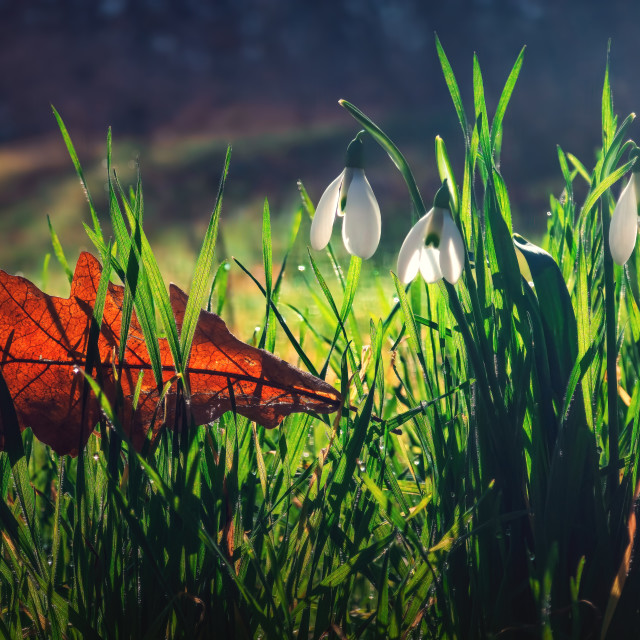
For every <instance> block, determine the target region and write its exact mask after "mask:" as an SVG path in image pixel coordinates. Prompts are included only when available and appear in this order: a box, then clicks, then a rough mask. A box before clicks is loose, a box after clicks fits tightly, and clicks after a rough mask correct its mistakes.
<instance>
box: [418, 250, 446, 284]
mask: <svg viewBox="0 0 640 640" xmlns="http://www.w3.org/2000/svg"><path fill="white" fill-rule="evenodd" d="M440 255H441V254H440V251H439V250H438V249H434V248H433V247H423V248H422V252H421V253H420V273H421V274H422V277H423V278H424V281H425V282H427V283H429V284H431V283H433V282H438V280H440V278H442V271H441V270H440Z"/></svg>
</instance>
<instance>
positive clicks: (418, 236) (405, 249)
mask: <svg viewBox="0 0 640 640" xmlns="http://www.w3.org/2000/svg"><path fill="white" fill-rule="evenodd" d="M432 211H433V209H432V210H431V211H429V213H427V214H426V215H424V216H422V218H420V220H418V222H416V224H415V225H414V226H413V227H412V228H411V230H410V231H409V233H408V234H407V237H406V238H405V239H404V242H403V243H402V246H401V247H400V252H399V253H398V268H397V274H398V278H399V279H400V282H402V284H409V282H411V281H412V280H413V279H414V278H415V277H416V276H417V275H418V271H419V269H420V258H421V256H422V249H423V248H424V239H425V235H426V233H427V228H428V226H429V224H430V219H431V216H432V215H433V214H432Z"/></svg>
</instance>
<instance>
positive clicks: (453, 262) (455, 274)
mask: <svg viewBox="0 0 640 640" xmlns="http://www.w3.org/2000/svg"><path fill="white" fill-rule="evenodd" d="M463 267H464V242H463V241H462V236H461V235H460V231H459V230H458V227H456V223H455V222H454V221H453V218H452V217H451V214H450V213H449V212H448V211H445V213H444V218H443V221H442V237H441V238H440V270H441V271H442V275H443V276H444V278H445V280H447V282H450V283H451V284H455V283H456V282H458V278H460V276H461V275H462V269H463Z"/></svg>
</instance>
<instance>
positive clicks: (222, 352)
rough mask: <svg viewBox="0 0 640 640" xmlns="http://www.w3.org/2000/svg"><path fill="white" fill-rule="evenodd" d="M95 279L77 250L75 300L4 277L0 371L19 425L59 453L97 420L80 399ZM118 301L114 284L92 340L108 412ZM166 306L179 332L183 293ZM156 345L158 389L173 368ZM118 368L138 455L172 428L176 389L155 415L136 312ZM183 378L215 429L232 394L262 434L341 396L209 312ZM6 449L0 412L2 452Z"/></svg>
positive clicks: (96, 273) (196, 409)
mask: <svg viewBox="0 0 640 640" xmlns="http://www.w3.org/2000/svg"><path fill="white" fill-rule="evenodd" d="M101 273H102V267H101V266H100V263H99V262H98V260H97V259H96V258H94V257H93V256H92V255H91V254H89V253H82V254H81V255H80V258H79V259H78V263H77V265H76V270H75V274H74V276H73V282H72V283H71V294H70V296H69V298H66V299H65V298H57V297H53V296H49V295H47V294H45V293H43V292H42V291H40V290H39V289H38V288H37V287H36V286H35V285H34V284H33V283H31V282H30V281H29V280H27V279H25V278H21V277H18V276H11V275H9V274H7V273H5V272H4V271H1V270H0V372H1V373H2V375H3V376H4V379H5V381H6V384H7V386H8V388H9V392H10V394H11V397H12V399H13V403H14V406H15V409H16V414H17V417H18V422H19V425H20V428H21V429H24V428H25V427H31V429H32V430H33V433H34V435H35V436H36V437H37V438H38V439H39V440H41V441H42V442H44V443H46V444H48V445H50V446H51V447H52V448H53V449H54V450H55V451H56V452H57V453H59V454H66V453H68V454H71V455H72V456H75V455H77V454H78V451H79V449H80V448H83V447H84V446H85V444H86V442H87V440H88V438H89V435H90V434H91V432H92V431H93V429H94V427H95V425H96V423H97V422H98V419H99V412H100V407H99V405H98V401H97V399H96V398H95V396H93V394H91V395H90V396H89V400H88V402H87V404H86V406H85V408H84V416H83V408H82V404H83V402H82V396H83V385H84V384H85V379H84V375H83V368H84V366H85V364H86V351H87V342H88V338H89V329H90V326H91V318H92V313H93V307H94V304H95V300H96V292H97V289H98V283H99V281H100V275H101ZM123 297H124V288H123V287H121V286H117V285H114V284H112V283H110V284H109V287H108V293H107V297H106V301H105V306H104V313H103V320H102V326H101V331H100V336H99V339H98V351H99V359H100V365H99V367H98V369H99V370H98V371H96V367H94V372H93V373H94V375H95V376H97V377H98V378H99V379H100V380H101V386H102V389H103V392H104V393H105V395H106V397H107V398H108V399H109V401H110V402H111V403H112V406H113V403H114V402H115V399H116V382H115V379H114V378H115V376H114V371H113V370H114V367H113V359H114V357H116V355H115V354H117V353H118V349H119V343H120V326H121V310H122V303H123ZM170 299H171V306H172V308H173V312H174V315H175V319H176V324H177V327H178V331H180V329H181V327H182V320H183V318H184V312H185V308H186V303H187V295H186V294H185V293H184V292H183V291H181V290H180V289H179V288H178V287H176V286H175V285H173V284H172V285H171V286H170ZM159 348H160V357H161V363H162V376H163V384H164V383H165V382H167V381H168V380H169V379H171V377H172V376H174V375H175V368H174V366H173V359H172V356H171V352H170V350H169V346H168V344H167V341H166V340H165V339H160V340H159ZM116 364H118V363H116ZM121 371H122V373H121V376H120V381H121V386H122V393H123V397H124V403H123V404H124V407H123V409H122V415H121V419H122V425H123V428H124V429H125V431H126V432H127V433H128V435H129V437H130V438H131V440H132V441H133V444H134V446H136V448H138V449H140V448H141V446H142V444H143V443H144V441H145V438H146V437H147V434H148V432H149V429H153V434H152V437H153V436H155V435H156V434H157V432H158V431H159V429H160V426H161V423H162V422H163V420H166V422H167V424H168V425H169V426H171V424H172V422H171V420H172V417H173V415H174V413H175V405H176V392H177V385H176V384H175V383H174V384H173V386H172V387H171V389H170V390H169V392H168V393H167V396H166V399H165V403H166V404H165V407H164V410H160V411H158V410H157V408H158V399H159V397H160V390H159V389H158V385H157V384H156V383H155V381H154V378H153V373H152V370H151V365H150V360H149V355H148V352H147V348H146V346H145V342H144V338H143V335H142V330H141V328H140V324H139V323H138V321H137V319H136V317H135V314H134V316H133V318H132V319H131V328H130V331H129V336H128V339H127V344H126V350H125V358H124V364H123V366H122V370H121ZM187 371H188V378H189V380H188V381H189V388H190V390H191V403H190V408H191V414H192V416H193V418H194V421H195V422H196V424H206V423H208V422H211V421H212V420H215V419H216V418H217V417H219V416H220V415H221V414H222V413H224V412H225V411H229V410H231V409H232V402H231V399H230V392H229V390H230V388H232V389H233V399H234V401H235V406H236V411H237V412H238V413H239V414H241V415H244V416H246V417H248V418H250V419H251V420H255V421H256V422H257V423H259V424H261V425H264V426H265V427H268V428H272V427H275V426H277V425H278V424H280V422H282V420H283V419H284V417H285V416H287V415H289V414H290V413H295V412H301V411H302V412H309V411H314V412H318V413H331V412H334V411H336V410H337V409H338V408H339V406H340V403H341V397H340V394H339V393H338V391H336V390H335V389H334V388H333V387H332V386H331V385H329V384H327V383H326V382H324V381H323V380H320V379H319V378H316V377H315V376H312V375H311V374H309V373H305V372H304V371H300V370H299V369H297V368H295V367H293V366H291V365H290V364H288V363H287V362H284V361H283V360H281V359H280V358H277V357H276V356H274V355H273V354H271V353H268V352H267V351H264V350H262V349H256V348H255V347H252V346H250V345H248V344H245V343H244V342H241V341H240V340H238V339H237V338H236V337H235V336H233V335H232V334H231V333H230V332H229V330H228V329H227V326H226V325H225V323H224V322H223V321H222V319H221V318H219V317H218V316H217V315H215V314H213V313H208V312H207V311H201V312H200V317H199V319H198V324H197V328H196V332H195V336H194V339H193V346H192V348H191V357H190V360H189V366H188V369H187ZM141 372H142V375H143V379H142V387H141V392H140V397H139V400H138V404H137V407H136V408H135V409H134V408H133V396H134V391H135V386H136V382H137V381H138V376H139V375H140V373H141ZM154 414H155V417H154ZM4 446H5V431H4V428H3V424H2V417H1V415H0V450H3V449H4Z"/></svg>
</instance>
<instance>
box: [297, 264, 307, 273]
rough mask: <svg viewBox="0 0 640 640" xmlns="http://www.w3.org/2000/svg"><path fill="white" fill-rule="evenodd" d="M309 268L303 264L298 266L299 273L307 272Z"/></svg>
mask: <svg viewBox="0 0 640 640" xmlns="http://www.w3.org/2000/svg"><path fill="white" fill-rule="evenodd" d="M306 270H307V267H305V266H304V265H303V264H299V265H298V271H306Z"/></svg>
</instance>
